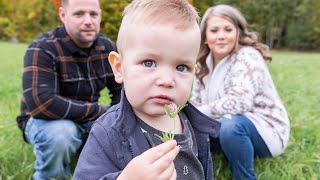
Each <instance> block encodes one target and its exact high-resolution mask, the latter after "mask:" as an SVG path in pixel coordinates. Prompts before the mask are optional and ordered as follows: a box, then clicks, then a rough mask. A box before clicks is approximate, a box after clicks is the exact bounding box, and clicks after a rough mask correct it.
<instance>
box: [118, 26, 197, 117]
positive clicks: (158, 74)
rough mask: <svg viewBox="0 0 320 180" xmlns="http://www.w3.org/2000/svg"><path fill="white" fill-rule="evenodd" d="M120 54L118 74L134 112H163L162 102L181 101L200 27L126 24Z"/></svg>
mask: <svg viewBox="0 0 320 180" xmlns="http://www.w3.org/2000/svg"><path fill="white" fill-rule="evenodd" d="M127 29H128V30H129V31H131V32H134V33H130V32H129V34H128V35H127V36H126V44H125V45H124V49H123V51H122V52H123V54H121V56H122V57H121V58H122V59H121V64H122V65H121V71H122V72H121V75H122V80H123V84H124V88H125V92H126V95H127V98H128V100H129V102H130V104H131V105H132V107H133V110H134V112H135V114H136V115H137V116H138V117H140V118H142V119H145V118H149V119H150V118H152V117H154V116H164V115H166V113H165V111H164V108H163V106H164V104H169V103H171V102H174V103H176V104H177V105H183V104H185V103H186V101H187V100H188V96H189V92H190V90H191V86H192V81H193V75H194V69H195V64H196V58H197V55H198V51H199V46H200V30H199V28H198V26H197V25H196V24H195V25H194V27H190V28H188V29H185V30H181V29H174V28H173V27H172V26H169V25H143V26H142V25H140V26H139V25H130V27H128V28H127Z"/></svg>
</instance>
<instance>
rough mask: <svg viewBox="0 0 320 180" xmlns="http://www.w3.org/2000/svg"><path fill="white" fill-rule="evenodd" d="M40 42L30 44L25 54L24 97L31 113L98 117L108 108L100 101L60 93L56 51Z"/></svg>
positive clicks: (76, 118)
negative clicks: (85, 99) (66, 96)
mask: <svg viewBox="0 0 320 180" xmlns="http://www.w3.org/2000/svg"><path fill="white" fill-rule="evenodd" d="M43 46H45V45H40V43H39V42H34V43H33V44H31V45H30V46H29V48H28V49H27V52H26V54H25V56H24V72H23V98H24V100H25V103H26V107H27V109H28V113H29V115H30V116H32V117H34V118H38V119H46V120H56V119H70V120H73V121H76V122H85V121H88V120H95V119H97V118H98V117H99V116H100V115H101V114H103V113H104V112H105V111H106V110H105V108H104V107H102V106H101V105H100V104H98V103H90V102H87V101H81V100H74V99H70V98H65V97H63V96H60V95H59V80H58V74H57V72H56V69H55V68H56V67H55V65H54V63H55V62H54V58H55V55H54V53H52V52H51V51H50V48H44V47H43Z"/></svg>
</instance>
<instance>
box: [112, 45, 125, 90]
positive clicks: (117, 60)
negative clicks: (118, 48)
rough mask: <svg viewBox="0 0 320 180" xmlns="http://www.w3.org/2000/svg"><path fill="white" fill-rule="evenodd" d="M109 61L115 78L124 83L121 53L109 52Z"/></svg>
mask: <svg viewBox="0 0 320 180" xmlns="http://www.w3.org/2000/svg"><path fill="white" fill-rule="evenodd" d="M109 63H110V65H111V67H112V71H113V74H114V79H115V80H116V82H117V83H119V84H121V83H123V77H122V64H121V55H120V54H118V53H116V52H115V51H111V52H110V53H109Z"/></svg>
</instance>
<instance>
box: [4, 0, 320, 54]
mask: <svg viewBox="0 0 320 180" xmlns="http://www.w3.org/2000/svg"><path fill="white" fill-rule="evenodd" d="M189 1H190V2H191V3H193V4H194V6H195V7H196V8H197V9H198V10H199V13H200V15H202V14H203V13H204V11H205V10H206V9H207V8H208V7H210V6H212V5H216V4H229V5H233V6H235V7H237V8H238V9H239V10H240V11H241V12H242V13H243V14H244V15H245V17H246V19H247V20H248V22H249V24H250V28H251V29H252V30H255V31H257V32H258V33H259V34H260V38H261V41H262V42H264V43H267V44H268V45H269V46H270V47H271V48H290V49H299V50H315V49H317V50H319V49H320V38H319V37H320V21H319V20H317V17H319V16H320V11H319V9H320V3H318V0H268V1H266V0H241V1H238V0H189ZM100 2H101V8H102V11H103V12H102V22H101V32H102V33H104V34H106V35H107V36H109V37H110V38H111V39H113V40H116V37H117V34H118V28H119V26H120V21H121V18H122V17H121V11H122V10H123V8H124V6H125V5H126V4H127V3H128V2H130V0H100ZM53 4H55V5H57V4H60V0H32V1H29V0H0V7H1V11H0V39H1V40H11V41H20V42H30V41H32V39H34V38H35V37H36V36H39V35H40V34H42V33H43V32H45V31H48V30H50V29H51V28H53V27H54V26H57V25H60V24H61V23H60V20H59V19H58V15H57V11H56V10H57V8H55V7H54V5H53Z"/></svg>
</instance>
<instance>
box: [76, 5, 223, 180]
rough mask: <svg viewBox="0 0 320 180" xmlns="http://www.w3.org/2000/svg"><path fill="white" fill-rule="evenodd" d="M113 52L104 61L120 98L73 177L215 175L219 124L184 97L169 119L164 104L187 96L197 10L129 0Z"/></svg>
mask: <svg viewBox="0 0 320 180" xmlns="http://www.w3.org/2000/svg"><path fill="white" fill-rule="evenodd" d="M123 14H124V17H123V20H122V24H121V27H120V30H119V34H118V40H117V48H118V51H119V54H118V53H116V52H111V53H110V54H109V62H110V64H111V66H112V70H113V72H114V75H115V80H116V81H117V82H118V83H122V84H123V91H122V94H121V100H120V103H119V104H117V105H115V106H113V107H111V109H110V110H109V111H108V112H107V113H105V114H104V115H102V116H101V117H100V118H99V119H98V120H97V121H96V123H95V125H94V126H93V128H92V130H91V132H90V136H89V138H88V140H87V143H86V145H85V146H84V148H83V150H82V152H81V155H80V158H79V161H78V164H77V167H76V171H75V175H74V179H100V178H101V179H130V180H132V179H139V180H140V179H181V180H182V179H183V180H186V179H192V180H195V179H199V180H203V179H213V166H212V160H211V155H210V145H209V143H210V142H209V139H210V137H216V136H217V135H218V129H219V127H220V124H219V123H218V122H217V121H215V120H212V119H210V118H208V117H207V116H205V115H203V114H201V113H200V112H199V111H198V110H196V108H194V107H193V106H192V105H191V104H189V103H188V106H186V107H185V108H184V109H183V110H182V111H180V112H179V115H178V116H176V117H175V121H176V126H175V132H176V134H175V140H174V141H168V142H166V143H162V141H161V140H160V138H159V137H157V135H161V134H162V132H169V131H170V130H172V128H173V120H172V119H171V118H170V117H169V116H168V115H167V114H166V111H165V110H164V105H165V104H170V103H175V104H177V105H184V104H185V103H187V100H188V97H189V92H190V90H191V86H192V81H193V77H194V71H195V64H196V58H197V55H198V51H199V46H200V30H199V26H198V19H199V17H198V14H197V12H196V11H195V9H194V8H193V7H192V6H191V5H190V4H189V3H188V1H186V0H133V1H132V2H131V3H130V4H129V5H128V6H127V7H126V9H125V10H124V13H123Z"/></svg>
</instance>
